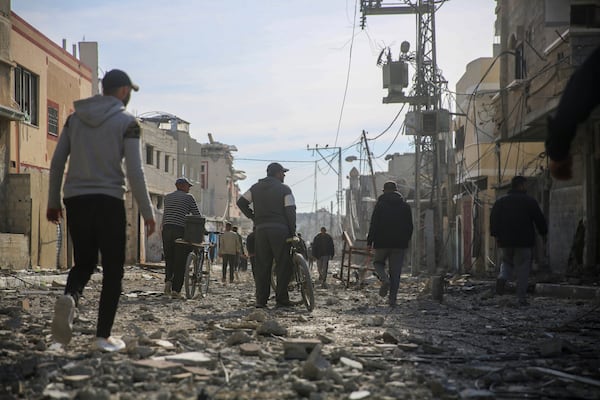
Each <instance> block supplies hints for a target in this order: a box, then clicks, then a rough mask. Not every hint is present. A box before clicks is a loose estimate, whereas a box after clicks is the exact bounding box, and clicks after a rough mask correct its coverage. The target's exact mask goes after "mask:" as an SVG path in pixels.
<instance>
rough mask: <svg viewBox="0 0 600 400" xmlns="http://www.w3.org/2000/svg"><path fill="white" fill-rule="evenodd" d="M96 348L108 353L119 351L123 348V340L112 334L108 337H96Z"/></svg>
mask: <svg viewBox="0 0 600 400" xmlns="http://www.w3.org/2000/svg"><path fill="white" fill-rule="evenodd" d="M96 348H98V349H100V350H102V351H106V352H109V353H112V352H115V351H121V350H123V349H124V348H125V342H124V341H122V340H121V339H117V338H115V337H113V336H110V337H108V338H101V337H99V338H96Z"/></svg>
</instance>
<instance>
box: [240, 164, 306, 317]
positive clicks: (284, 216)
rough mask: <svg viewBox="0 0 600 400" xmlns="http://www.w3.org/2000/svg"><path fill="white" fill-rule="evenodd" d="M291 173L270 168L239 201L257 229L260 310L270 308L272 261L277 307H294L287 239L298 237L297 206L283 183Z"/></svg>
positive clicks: (257, 285)
mask: <svg viewBox="0 0 600 400" xmlns="http://www.w3.org/2000/svg"><path fill="white" fill-rule="evenodd" d="M288 171H289V170H288V169H287V168H284V167H283V166H282V165H281V164H279V163H271V164H269V166H268V167H267V177H266V178H262V179H260V180H259V181H258V182H257V183H255V184H254V185H252V187H251V188H250V189H249V190H248V191H247V192H246V193H244V194H243V195H242V196H241V197H240V198H239V199H238V201H237V206H238V207H239V209H240V210H241V211H242V213H244V215H245V216H246V217H248V218H250V219H251V220H252V221H254V226H255V227H256V234H255V235H256V239H255V253H256V266H255V271H254V282H255V284H256V307H257V308H265V307H266V306H267V301H268V300H269V295H270V292H271V268H272V265H273V260H275V263H276V264H277V290H276V295H275V301H276V306H277V307H290V306H292V303H291V302H290V299H289V294H288V283H289V281H290V278H291V275H292V265H291V259H290V255H289V246H290V245H289V244H288V243H286V239H287V238H289V237H292V236H294V235H295V233H296V203H295V200H294V195H293V194H292V190H291V189H290V188H289V186H287V185H285V184H284V183H283V181H284V178H285V173H286V172H288ZM250 204H252V208H250ZM253 209H254V210H253Z"/></svg>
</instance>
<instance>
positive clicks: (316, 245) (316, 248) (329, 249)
mask: <svg viewBox="0 0 600 400" xmlns="http://www.w3.org/2000/svg"><path fill="white" fill-rule="evenodd" d="M334 253H335V247H334V246H333V238H332V237H331V235H329V234H328V233H327V229H325V227H324V226H323V227H321V232H320V233H319V234H317V236H315V237H314V239H313V241H312V255H313V257H314V258H315V259H316V260H317V270H318V271H319V282H320V283H321V284H322V286H323V288H327V282H326V280H327V271H328V269H329V260H331V259H332V258H333V256H334Z"/></svg>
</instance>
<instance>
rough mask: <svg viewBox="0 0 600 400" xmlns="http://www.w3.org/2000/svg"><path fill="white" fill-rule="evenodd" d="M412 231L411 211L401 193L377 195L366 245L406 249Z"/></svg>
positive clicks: (377, 247)
mask: <svg viewBox="0 0 600 400" xmlns="http://www.w3.org/2000/svg"><path fill="white" fill-rule="evenodd" d="M412 233H413V222H412V212H411V211H410V206H409V205H408V204H407V203H406V202H405V201H404V198H403V197H402V195H401V194H400V193H398V192H386V193H384V194H382V195H381V196H379V198H378V199H377V203H376V204H375V208H374V209H373V214H372V215H371V224H370V226H369V234H368V235H367V245H368V246H373V247H374V248H376V249H386V248H388V249H406V248H407V247H408V242H409V241H410V238H411V237H412Z"/></svg>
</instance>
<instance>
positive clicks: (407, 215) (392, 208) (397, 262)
mask: <svg viewBox="0 0 600 400" xmlns="http://www.w3.org/2000/svg"><path fill="white" fill-rule="evenodd" d="M412 232H413V222H412V212H411V211H410V206H409V205H408V204H407V203H406V202H405V201H404V198H403V197H402V195H401V194H400V192H398V187H397V186H396V182H393V181H388V182H385V183H384V185H383V194H382V195H381V196H379V198H378V199H377V203H376V204H375V208H374V209H373V214H372V215H371V224H370V226H369V234H368V235H367V247H369V249H371V248H374V249H375V257H374V258H373V266H374V267H375V271H376V272H377V275H378V277H379V279H380V280H381V288H380V289H379V295H380V296H381V297H385V296H386V295H387V294H388V290H389V299H388V303H389V305H390V307H394V306H395V305H396V297H397V296H398V288H399V287H400V275H401V273H402V263H403V262H404V253H405V252H406V249H407V248H408V242H409V241H410V238H411V237H412ZM386 261H387V263H388V270H387V271H386V270H385V263H386Z"/></svg>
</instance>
